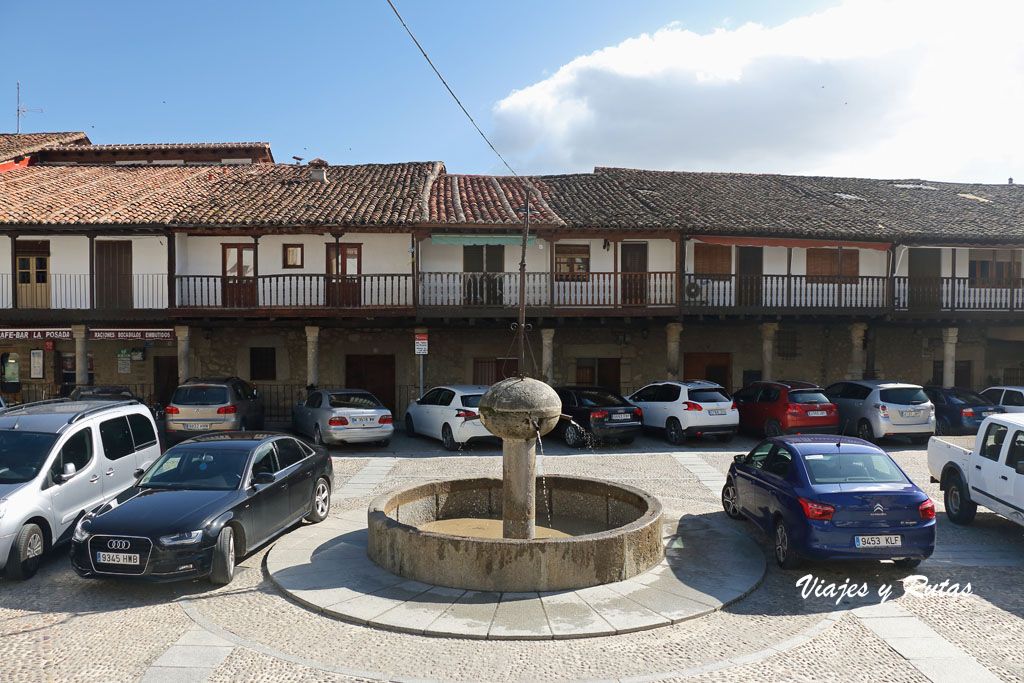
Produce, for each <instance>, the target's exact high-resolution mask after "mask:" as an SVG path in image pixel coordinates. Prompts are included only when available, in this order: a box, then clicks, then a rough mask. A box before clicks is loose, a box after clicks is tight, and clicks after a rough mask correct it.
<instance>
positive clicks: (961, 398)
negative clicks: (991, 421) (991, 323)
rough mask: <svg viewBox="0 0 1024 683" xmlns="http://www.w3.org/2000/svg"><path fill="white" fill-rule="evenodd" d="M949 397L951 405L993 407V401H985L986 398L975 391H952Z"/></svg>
mask: <svg viewBox="0 0 1024 683" xmlns="http://www.w3.org/2000/svg"><path fill="white" fill-rule="evenodd" d="M947 396H949V400H950V402H951V403H962V404H964V405H968V406H987V405H992V403H991V401H987V400H985V397H984V396H982V395H981V394H976V393H974V392H973V391H951V392H949V394H947Z"/></svg>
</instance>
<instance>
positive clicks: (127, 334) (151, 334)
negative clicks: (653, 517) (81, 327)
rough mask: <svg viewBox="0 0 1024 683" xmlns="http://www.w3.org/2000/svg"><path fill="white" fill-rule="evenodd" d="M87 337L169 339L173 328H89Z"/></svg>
mask: <svg viewBox="0 0 1024 683" xmlns="http://www.w3.org/2000/svg"><path fill="white" fill-rule="evenodd" d="M89 339H92V340H94V341H104V340H109V341H171V340H173V339H174V329H173V328H170V327H168V328H158V329H144V330H143V329H120V328H103V329H98V328H90V329H89Z"/></svg>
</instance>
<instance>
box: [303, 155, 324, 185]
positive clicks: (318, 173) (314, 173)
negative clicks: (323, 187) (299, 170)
mask: <svg viewBox="0 0 1024 683" xmlns="http://www.w3.org/2000/svg"><path fill="white" fill-rule="evenodd" d="M307 166H309V176H310V177H311V178H312V179H313V180H317V181H319V182H321V183H326V182H327V166H328V164H327V162H326V161H324V160H323V159H321V158H320V157H317V158H316V159H313V160H312V161H311V162H309V163H308V164H307Z"/></svg>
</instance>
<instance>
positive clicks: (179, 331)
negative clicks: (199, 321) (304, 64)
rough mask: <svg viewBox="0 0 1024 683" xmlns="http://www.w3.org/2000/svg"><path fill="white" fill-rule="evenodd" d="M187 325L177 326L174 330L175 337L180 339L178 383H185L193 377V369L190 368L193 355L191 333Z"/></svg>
mask: <svg viewBox="0 0 1024 683" xmlns="http://www.w3.org/2000/svg"><path fill="white" fill-rule="evenodd" d="M190 331H191V330H190V329H189V327H188V326H187V325H177V326H175V328H174V336H176V337H177V338H178V382H179V383H180V382H184V381H185V380H187V379H188V378H189V377H191V376H192V369H191V368H190V367H189V359H190V358H191V357H192V354H191V353H190V351H189V332H190Z"/></svg>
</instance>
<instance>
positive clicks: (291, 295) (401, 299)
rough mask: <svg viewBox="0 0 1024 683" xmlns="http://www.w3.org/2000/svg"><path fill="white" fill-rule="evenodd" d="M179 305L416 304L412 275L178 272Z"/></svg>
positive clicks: (376, 306) (387, 307)
mask: <svg viewBox="0 0 1024 683" xmlns="http://www.w3.org/2000/svg"><path fill="white" fill-rule="evenodd" d="M175 283H176V287H177V289H176V292H175V302H176V304H177V307H178V308H185V309H189V308H216V309H246V310H253V309H288V308H300V309H305V308H330V309H336V310H337V309H341V310H344V309H353V310H367V309H383V310H394V309H402V308H412V301H413V300H412V275H411V274H408V273H390V274H372V275H322V274H309V275H260V276H258V277H227V276H222V275H178V276H176V277H175Z"/></svg>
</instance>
